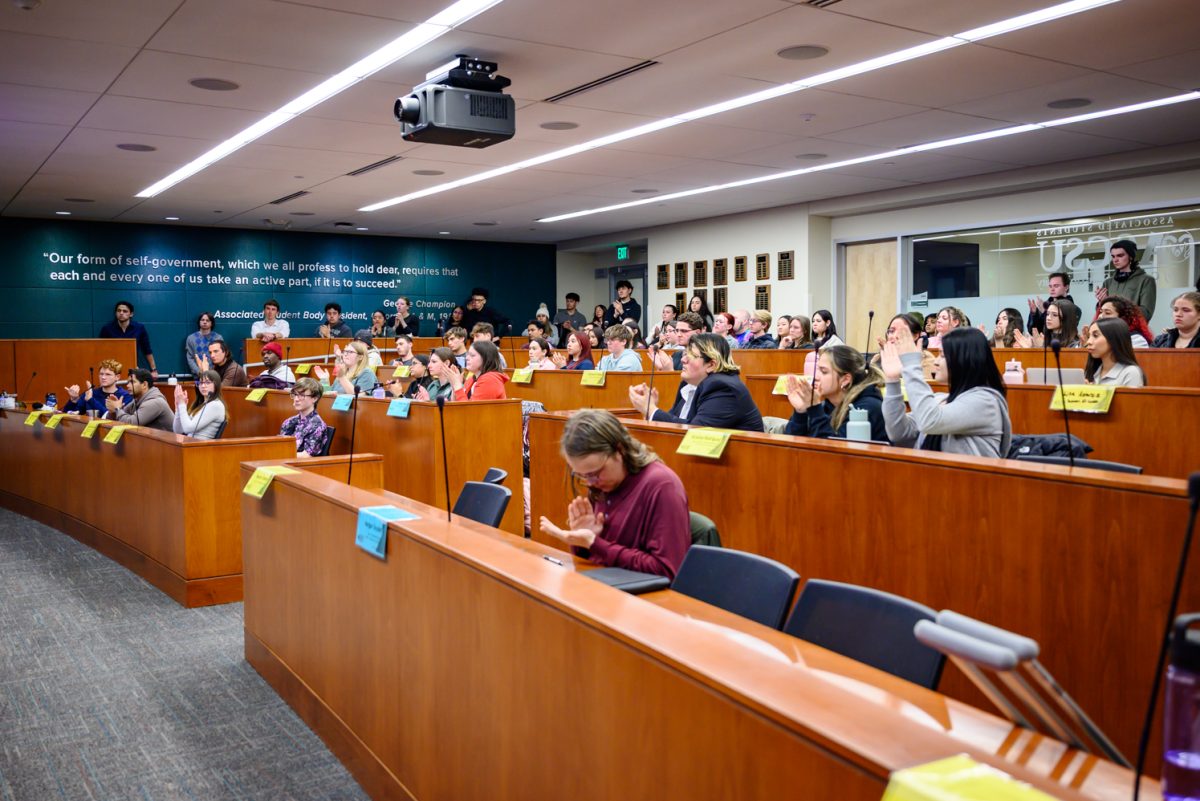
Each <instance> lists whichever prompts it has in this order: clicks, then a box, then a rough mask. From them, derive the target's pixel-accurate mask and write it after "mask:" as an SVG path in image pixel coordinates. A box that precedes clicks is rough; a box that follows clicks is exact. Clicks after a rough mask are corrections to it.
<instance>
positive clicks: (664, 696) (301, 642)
mask: <svg viewBox="0 0 1200 801" xmlns="http://www.w3.org/2000/svg"><path fill="white" fill-rule="evenodd" d="M258 464H261V463H255V464H249V465H243V470H242V477H243V480H244V479H245V478H246V477H248V476H249V474H250V470H251V469H252V468H253V467H255V466H257V465H258ZM381 504H393V505H396V506H400V507H402V508H406V509H408V510H410V511H412V512H414V513H416V514H417V515H419V516H420V519H419V520H415V521H410V522H405V523H396V522H393V523H391V524H389V526H388V544H387V558H386V561H382V560H380V559H378V558H376V557H374V556H371V555H368V554H366V553H364V552H363V551H362V550H360V549H358V548H357V547H355V544H354V532H355V525H356V519H357V509H358V508H360V507H363V506H374V505H381ZM242 505H243V515H244V517H245V520H246V523H247V525H246V539H245V563H246V607H245V627H246V658H247V660H248V661H249V662H250V663H251V664H252V665H253V666H254V667H255V669H257V670H258V671H259V672H260V673H261V674H262V675H263V677H264V678H266V680H267V681H268V682H269V683H270V684H271V685H272V686H273V687H274V688H275V689H276V690H277V691H278V692H279V693H280V695H281V696H282V697H283V698H284V699H285V700H286V701H287V702H288V703H289V704H290V705H291V706H292V707H293V708H294V709H295V710H296V712H297V713H298V714H299V715H300V716H301V717H302V718H304V719H305V721H307V722H308V724H309V725H310V726H312V728H313V729H314V730H315V731H316V732H317V733H318V734H319V735H320V736H321V737H322V738H323V739H324V740H325V741H326V743H328V745H329V746H330V748H331V749H332V750H333V751H334V753H335V754H337V755H338V757H339V758H340V759H341V760H342V762H343V763H344V764H346V766H347V767H348V768H349V769H350V771H351V772H352V773H353V774H354V776H355V777H356V778H357V779H358V781H359V782H360V783H361V784H362V785H363V787H364V788H365V789H366V790H367V792H368V794H370V795H371V796H372V797H373V798H376V799H384V798H415V799H456V801H470V799H488V801H507V800H508V799H513V801H517V800H518V799H519V800H521V801H524V800H525V799H542V798H573V799H584V800H586V799H597V800H600V799H603V801H609V800H610V799H615V798H639V799H641V798H712V799H717V798H720V799H735V798H737V799H741V798H784V797H793V796H796V795H797V793H799V794H800V795H801V796H803V797H811V798H840V799H864V800H865V799H872V800H873V799H877V798H879V797H880V795H881V794H882V792H883V789H884V785H885V784H886V782H887V778H888V775H889V773H890V772H892V771H894V770H897V769H899V768H904V767H909V766H912V765H916V764H921V763H925V762H928V761H932V760H935V759H938V758H941V757H945V756H948V755H952V754H957V753H961V752H966V753H968V754H970V755H971V756H972V757H974V758H975V759H977V760H979V761H981V762H986V763H989V764H992V765H995V766H997V767H999V768H1000V769H1002V770H1005V771H1007V772H1009V773H1010V774H1012V775H1014V776H1015V777H1017V778H1018V779H1021V780H1023V781H1027V782H1030V783H1031V784H1033V785H1035V786H1036V787H1038V788H1039V789H1041V790H1043V791H1045V792H1047V793H1050V794H1053V795H1054V796H1055V797H1058V798H1064V799H1081V798H1104V799H1120V798H1124V797H1126V796H1127V794H1128V792H1129V789H1130V785H1131V781H1132V779H1131V775H1130V774H1129V772H1128V771H1124V770H1121V769H1118V768H1116V767H1115V766H1113V765H1112V764H1110V763H1107V762H1103V761H1099V760H1096V759H1095V758H1092V757H1086V756H1082V755H1079V754H1076V753H1074V752H1070V751H1067V750H1066V749H1065V748H1064V747H1063V746H1062V745H1061V744H1059V743H1057V742H1054V741H1051V740H1046V739H1044V738H1040V737H1034V736H1030V735H1029V733H1028V732H1024V731H1020V730H1016V729H1014V728H1013V727H1012V726H1011V725H1009V724H1007V723H1006V722H1004V721H1002V720H999V719H997V718H995V717H993V716H991V715H989V714H986V713H984V712H982V711H980V710H978V709H974V708H972V707H969V706H967V705H964V704H962V703H960V702H957V701H953V700H950V699H948V698H946V697H944V696H942V695H939V694H937V693H934V692H930V691H928V690H925V689H923V688H920V687H918V686H916V685H913V684H909V683H907V682H904V681H901V680H899V679H896V678H894V677H891V676H888V675H886V674H883V673H881V672H879V671H876V670H874V669H872V668H869V667H866V666H864V665H861V664H858V663H855V662H852V661H850V660H847V659H845V658H843V657H840V656H837V655H835V654H832V653H830V652H828V651H824V650H823V649H820V648H817V647H815V646H812V645H809V644H807V643H804V642H802V641H799V640H796V639H794V638H791V637H788V636H787V635H784V634H781V633H779V632H776V631H773V630H769V629H767V628H765V627H762V626H759V625H757V624H755V623H752V622H750V621H747V620H744V619H742V618H738V617H736V616H734V615H730V614H727V613H723V612H721V610H718V609H715V608H714V607H710V606H708V605H707V604H704V603H701V602H698V601H695V600H694V599H691V598H688V597H685V596H681V595H678V594H676V593H673V592H671V591H663V592H658V593H653V594H650V595H646V596H640V597H635V596H630V595H626V594H624V593H621V592H618V591H616V590H613V589H611V588H609V587H606V586H603V585H601V584H598V583H595V582H591V581H589V580H587V579H585V578H582V577H580V576H577V575H575V574H574V572H573V568H574V564H573V562H572V560H571V559H570V558H567V559H565V560H564V561H566V563H567V564H566V566H565V567H560V566H558V565H556V564H552V563H551V562H549V561H546V560H544V559H541V558H539V555H540V554H541V553H544V552H553V553H557V552H554V551H550V549H548V548H545V547H544V546H540V545H538V544H536V543H531V542H528V541H525V540H521V539H517V538H514V537H511V536H508V535H505V534H502V533H500V532H498V531H496V530H495V529H488V528H485V527H483V526H479V525H477V524H474V523H471V522H469V521H465V520H462V519H460V518H455V520H454V522H453V523H450V522H447V521H446V519H445V517H444V513H442V512H440V511H438V510H436V509H434V508H432V507H428V506H425V505H422V504H417V503H413V502H411V501H408V500H407V499H404V498H401V497H399V496H396V495H394V494H391V493H388V492H385V491H366V490H361V489H356V488H348V487H345V486H344V485H341V484H338V483H335V482H332V481H329V480H326V479H323V478H321V477H319V476H314V475H308V474H298V475H287V476H281V477H279V478H276V479H275V482H274V484H273V486H272V487H271V489H270V490H269V491H268V493H267V495H266V497H265V498H264V499H263V500H262V501H259V500H255V499H253V498H250V497H244V498H243V500H242ZM560 555H561V554H560ZM1145 791H1146V796H1147V797H1148V798H1152V797H1155V796H1156V795H1157V786H1156V785H1154V783H1153V782H1145Z"/></svg>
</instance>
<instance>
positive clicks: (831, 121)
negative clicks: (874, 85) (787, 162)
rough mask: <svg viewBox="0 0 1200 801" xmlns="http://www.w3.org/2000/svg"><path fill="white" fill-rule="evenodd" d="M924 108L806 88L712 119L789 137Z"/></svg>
mask: <svg viewBox="0 0 1200 801" xmlns="http://www.w3.org/2000/svg"><path fill="white" fill-rule="evenodd" d="M925 110H926V108H925V107H924V106H914V105H908V104H904V103H893V102H890V101H887V100H876V99H873V98H868V97H859V96H856V95H847V94H841V93H839V92H832V91H826V90H823V89H806V90H804V91H802V92H795V93H793V94H790V95H786V96H784V97H780V98H776V99H775V100H768V101H767V102H765V103H759V104H758V105H754V106H749V107H746V108H741V109H736V110H734V111H727V112H725V113H724V114H721V115H719V116H716V117H712V118H711V120H712V121H713V122H715V123H718V124H720V125H728V126H730V127H734V128H750V129H753V130H756V131H777V132H781V133H786V134H789V135H791V136H797V137H799V136H825V135H826V134H829V133H832V132H834V131H841V130H844V129H846V128H854V127H856V126H859V125H866V124H868V123H872V122H880V121H882V120H890V119H894V118H896V117H905V116H908V115H909V114H916V113H917V112H919V111H925Z"/></svg>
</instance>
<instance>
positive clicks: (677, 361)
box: [654, 311, 704, 370]
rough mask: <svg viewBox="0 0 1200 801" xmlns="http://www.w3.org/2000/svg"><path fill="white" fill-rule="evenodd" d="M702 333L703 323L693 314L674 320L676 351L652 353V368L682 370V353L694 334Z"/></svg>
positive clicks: (685, 313)
mask: <svg viewBox="0 0 1200 801" xmlns="http://www.w3.org/2000/svg"><path fill="white" fill-rule="evenodd" d="M702 333H704V321H703V320H701V319H700V315H698V314H696V313H695V312H690V311H688V312H684V313H683V314H681V315H679V316H678V317H676V318H675V346H676V348H677V350H675V351H674V352H672V353H666V352H664V351H662V350H656V351H655V353H654V368H655V369H656V370H682V369H683V352H684V351H685V350H686V349H687V345H688V342H689V341H691V339H692V337H693V336H695V335H696V334H702Z"/></svg>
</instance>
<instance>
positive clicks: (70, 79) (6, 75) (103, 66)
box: [0, 32, 137, 92]
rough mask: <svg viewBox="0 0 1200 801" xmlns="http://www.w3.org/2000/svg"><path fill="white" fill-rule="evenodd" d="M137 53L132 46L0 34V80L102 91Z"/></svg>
mask: <svg viewBox="0 0 1200 801" xmlns="http://www.w3.org/2000/svg"><path fill="white" fill-rule="evenodd" d="M136 54H137V50H136V49H135V48H132V47H123V46H120V45H111V44H101V43H98V42H80V41H75V40H70V39H52V38H49V37H45V36H31V35H28V34H23V33H8V32H0V79H2V80H3V81H4V82H6V83H19V84H24V85H25V86H45V87H47V88H51V89H74V90H76V91H80V92H103V91H105V90H106V89H107V88H108V85H109V84H111V83H112V82H113V80H114V79H115V78H116V77H117V76H118V75H120V74H121V70H123V69H124V68H125V65H126V64H128V63H129V61H130V59H132V58H133V57H134V56H135V55H136Z"/></svg>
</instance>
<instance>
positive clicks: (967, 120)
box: [823, 111, 1007, 149]
mask: <svg viewBox="0 0 1200 801" xmlns="http://www.w3.org/2000/svg"><path fill="white" fill-rule="evenodd" d="M1005 127H1007V126H1006V125H1005V124H1004V123H1002V122H998V121H996V120H990V119H984V118H983V117H972V116H968V115H966V114H955V113H953V112H949V111H923V112H921V113H920V114H910V115H909V116H907V117H898V118H896V119H893V120H886V121H884V122H876V123H872V124H871V125H861V126H859V127H857V128H848V129H846V130H844V131H838V132H837V133H832V134H829V135H828V136H826V137H823V138H825V139H832V140H835V141H838V142H850V143H852V144H860V145H873V146H875V147H877V148H881V149H884V148H886V149H893V148H898V147H907V146H908V145H916V144H920V143H922V142H933V141H935V140H938V139H950V138H952V137H955V136H965V135H967V134H973V133H979V132H981V131H992V130H995V129H997V128H1005Z"/></svg>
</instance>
